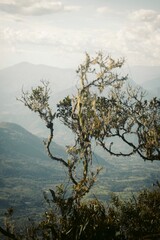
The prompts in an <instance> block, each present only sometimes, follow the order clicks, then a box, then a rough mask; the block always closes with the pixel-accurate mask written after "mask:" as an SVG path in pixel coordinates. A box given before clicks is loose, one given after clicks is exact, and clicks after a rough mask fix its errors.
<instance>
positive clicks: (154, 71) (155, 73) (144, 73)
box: [129, 66, 160, 97]
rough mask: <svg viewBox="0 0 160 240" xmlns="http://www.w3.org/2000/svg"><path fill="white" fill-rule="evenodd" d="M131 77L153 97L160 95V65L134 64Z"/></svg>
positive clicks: (130, 72)
mask: <svg viewBox="0 0 160 240" xmlns="http://www.w3.org/2000/svg"><path fill="white" fill-rule="evenodd" d="M129 77H130V78H131V79H132V80H133V81H135V82H136V84H138V85H139V86H142V88H143V89H145V90H147V91H148V93H149V95H150V96H151V97H154V96H157V97H159V96H160V66H132V67H131V68H130V71H129Z"/></svg>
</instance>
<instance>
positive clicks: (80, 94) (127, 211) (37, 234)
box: [0, 53, 160, 239]
mask: <svg viewBox="0 0 160 240" xmlns="http://www.w3.org/2000/svg"><path fill="white" fill-rule="evenodd" d="M123 64H124V60H123V59H120V60H114V59H112V58H111V57H109V56H107V57H106V56H103V54H102V53H98V54H97V55H96V57H94V58H91V57H90V56H89V55H88V54H86V59H85V62H84V63H83V64H81V65H80V66H79V68H78V70H77V75H78V77H79V83H78V85H77V94H76V95H74V96H72V97H70V96H67V97H66V98H64V99H63V100H62V101H60V102H59V103H58V104H57V109H56V110H55V111H53V110H52V109H51V107H50V105H49V99H50V89H49V84H48V83H47V82H42V86H38V87H37V88H35V89H32V91H31V93H29V92H24V91H23V92H22V96H21V98H20V99H19V100H20V101H22V102H23V103H24V105H25V106H27V107H28V108H29V109H30V110H31V111H33V112H35V113H38V115H39V116H40V118H41V119H42V120H43V121H44V122H45V124H46V127H47V128H48V129H49V137H48V139H47V140H45V141H44V145H45V147H46V150H47V153H48V156H49V157H50V158H51V159H52V160H53V161H57V162H59V163H60V164H62V165H63V166H64V167H65V169H66V170H67V172H68V174H67V176H68V179H69V184H68V181H66V186H63V185H59V186H57V188H56V190H55V189H50V193H51V197H52V198H51V199H48V197H47V196H45V198H46V201H47V202H48V203H49V204H50V207H51V209H50V210H49V211H47V212H46V213H45V219H44V220H42V222H41V223H40V224H38V225H37V226H34V227H32V228H30V229H28V230H27V232H26V233H25V235H24V234H23V236H21V234H19V235H17V234H16V232H15V233H12V232H13V231H12V229H11V228H10V225H7V224H6V230H5V229H3V228H0V231H1V232H2V233H3V234H4V235H6V236H8V237H10V238H12V239H21V238H22V239H143V238H142V237H144V236H147V235H148V234H149V235H150V233H151V232H150V230H149V228H148V227H147V226H148V225H149V224H150V225H152V226H153V228H152V229H153V231H152V233H153V234H156V236H157V234H159V233H160V229H159V227H158V226H159V219H160V218H159V216H160V208H159V205H158V204H159V203H158V202H159V200H158V199H160V191H159V187H158V189H156V190H153V192H150V191H145V192H142V193H141V194H140V195H139V196H138V198H133V199H132V200H130V201H129V202H122V201H120V200H119V199H118V198H117V197H114V198H113V201H112V203H113V205H112V206H111V207H108V208H105V206H104V205H103V204H102V203H100V202H99V201H98V200H92V201H89V202H86V203H84V202H83V197H84V196H85V195H86V194H87V193H89V192H90V190H91V188H92V187H93V185H94V183H95V181H96V179H97V175H98V174H99V172H100V171H101V168H98V167H95V166H94V165H93V164H92V162H93V148H94V147H95V146H96V145H98V146H100V147H102V148H103V149H104V150H105V151H107V152H108V153H109V154H110V155H114V156H117V157H119V156H123V157H129V156H131V155H133V154H138V155H139V156H140V157H141V158H143V159H144V160H151V161H153V160H160V149H159V148H160V115H159V111H160V101H159V100H158V99H157V98H154V99H151V100H150V101H147V100H145V99H144V97H145V93H144V92H142V91H141V90H140V89H138V88H132V87H131V86H127V85H126V80H127V76H121V75H120V74H118V69H119V68H121V67H122V66H123ZM57 118H58V119H59V120H60V121H61V122H62V123H63V124H64V125H65V126H67V127H68V128H69V129H71V130H72V132H73V133H74V138H75V142H74V144H73V145H72V146H66V152H67V154H68V158H66V159H65V158H63V157H59V156H58V157H57V156H55V155H54V153H53V152H52V151H51V144H52V141H53V139H54V124H55V120H56V119H57ZM117 141H118V142H119V141H121V142H122V143H123V147H122V148H121V149H117V147H116V144H115V143H117ZM133 200H134V202H133ZM52 204H53V205H52ZM154 206H155V207H154ZM146 207H147V210H146V211H145V210H144V209H145V208H146ZM155 209H156V210H155ZM152 211H153V212H154V213H153V214H152V215H151V216H150V217H148V216H149V214H150V212H152ZM10 212H11V213H12V211H10ZM8 215H9V216H10V215H11V214H8ZM8 215H7V216H8ZM132 216H133V219H132ZM146 218H147V221H146ZM136 219H137V220H136ZM150 221H151V222H150ZM138 223H139V224H140V226H141V227H140V228H139V227H138V225H137V226H135V225H136V224H138ZM134 224H135V225H134ZM137 227H138V228H137ZM148 231H149V232H148ZM144 239H145V238H144ZM146 239H147V238H146Z"/></svg>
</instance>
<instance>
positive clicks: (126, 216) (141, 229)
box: [109, 183, 160, 240]
mask: <svg viewBox="0 0 160 240" xmlns="http://www.w3.org/2000/svg"><path fill="white" fill-rule="evenodd" d="M112 204H113V205H112V207H111V208H110V209H109V215H110V216H111V218H114V220H115V221H114V222H115V225H116V226H117V229H119V235H122V236H125V239H134V240H135V239H159V238H160V185H159V183H158V186H157V187H155V188H154V189H153V190H147V189H146V190H144V191H142V192H140V193H139V194H138V196H137V197H135V196H133V197H132V198H131V199H130V200H129V201H122V200H120V199H119V198H118V197H117V196H113V198H112Z"/></svg>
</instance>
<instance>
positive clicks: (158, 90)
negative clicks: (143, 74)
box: [142, 77, 160, 98]
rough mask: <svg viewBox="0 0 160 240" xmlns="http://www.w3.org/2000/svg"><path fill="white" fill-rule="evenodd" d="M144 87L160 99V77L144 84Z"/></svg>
mask: <svg viewBox="0 0 160 240" xmlns="http://www.w3.org/2000/svg"><path fill="white" fill-rule="evenodd" d="M142 87H143V88H145V89H146V90H147V91H150V92H151V94H152V95H153V96H156V97H158V98H160V77H159V78H153V79H151V80H149V81H147V82H145V83H143V84H142Z"/></svg>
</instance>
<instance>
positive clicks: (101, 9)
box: [97, 6, 110, 14]
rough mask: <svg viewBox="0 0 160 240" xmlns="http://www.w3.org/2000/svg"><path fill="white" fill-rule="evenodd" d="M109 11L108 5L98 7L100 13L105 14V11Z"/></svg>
mask: <svg viewBox="0 0 160 240" xmlns="http://www.w3.org/2000/svg"><path fill="white" fill-rule="evenodd" d="M109 11H110V9H109V8H108V7H106V6H104V7H98V8H97V13H100V14H105V13H107V12H109Z"/></svg>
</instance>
